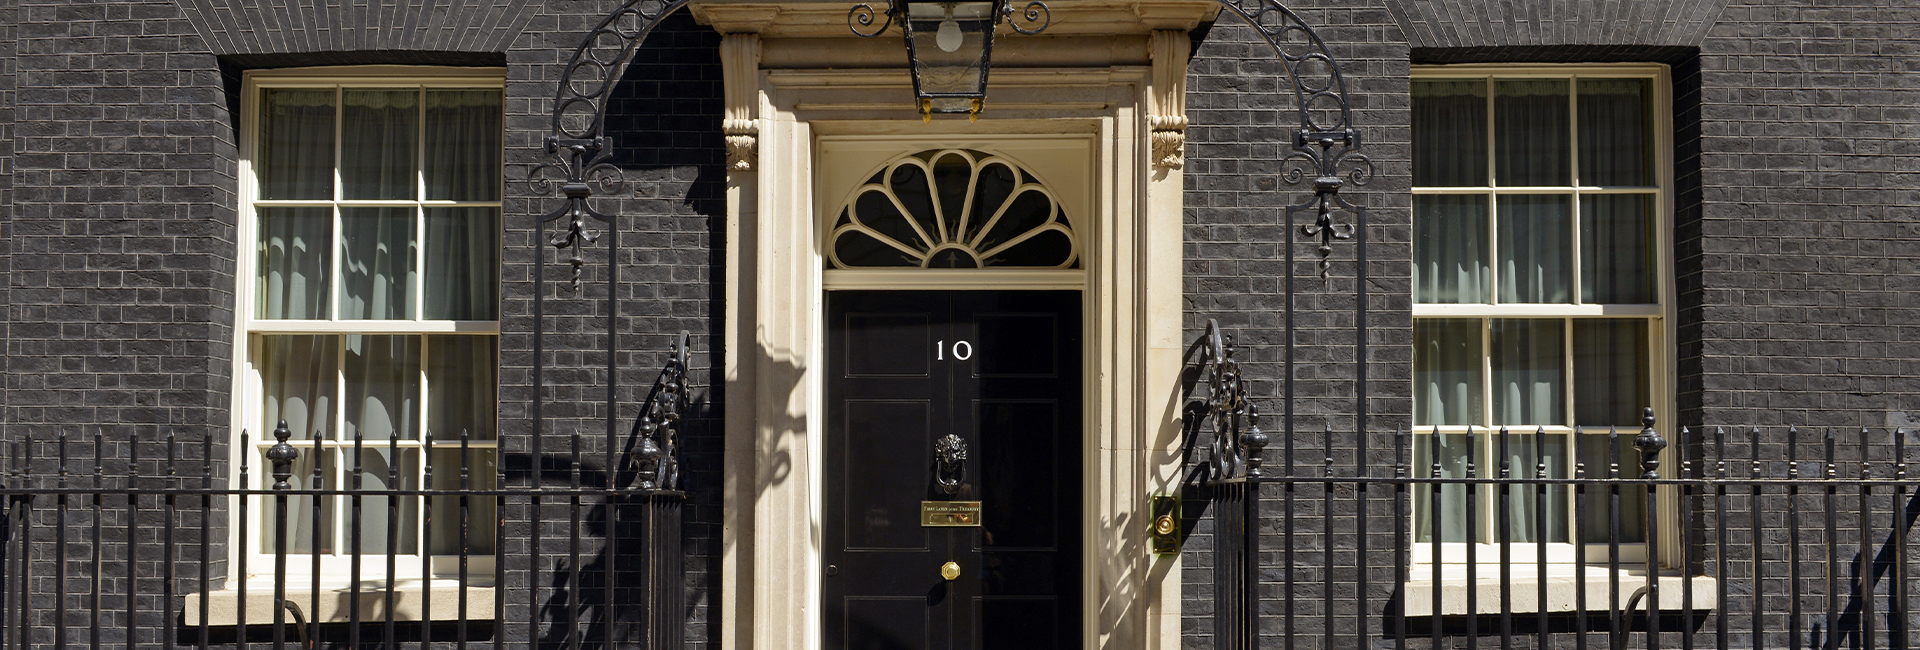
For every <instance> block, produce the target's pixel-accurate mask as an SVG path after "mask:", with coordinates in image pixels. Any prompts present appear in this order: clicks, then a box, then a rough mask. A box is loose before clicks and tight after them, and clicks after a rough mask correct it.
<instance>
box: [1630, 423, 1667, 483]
mask: <svg viewBox="0 0 1920 650" xmlns="http://www.w3.org/2000/svg"><path fill="white" fill-rule="evenodd" d="M1653 422H1654V420H1653V407H1651V406H1649V407H1647V408H1646V410H1645V411H1642V412H1641V415H1640V435H1638V436H1634V438H1633V447H1634V448H1635V449H1638V450H1640V477H1641V478H1644V479H1648V480H1654V479H1658V478H1660V471H1659V470H1660V451H1661V450H1663V449H1666V448H1667V439H1666V438H1662V437H1660V432H1659V431H1655V430H1653Z"/></svg>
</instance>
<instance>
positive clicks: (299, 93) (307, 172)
mask: <svg viewBox="0 0 1920 650" xmlns="http://www.w3.org/2000/svg"><path fill="white" fill-rule="evenodd" d="M256 163H257V166H258V173H259V175H260V197H261V198H264V199H267V200H312V199H331V198H333V89H331V88H323V89H306V88H269V89H266V90H263V91H261V92H260V157H259V159H258V160H257V161H256Z"/></svg>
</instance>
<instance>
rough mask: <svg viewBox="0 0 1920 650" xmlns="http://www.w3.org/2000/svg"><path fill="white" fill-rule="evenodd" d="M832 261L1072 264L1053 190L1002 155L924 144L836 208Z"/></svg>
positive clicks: (1073, 249)
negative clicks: (930, 147)
mask: <svg viewBox="0 0 1920 650" xmlns="http://www.w3.org/2000/svg"><path fill="white" fill-rule="evenodd" d="M828 241H829V242H830V244H829V246H828V247H827V262H828V264H829V265H830V267H831V268H835V269H853V268H900V267H918V268H947V269H977V268H988V267H1001V268H1052V269H1071V268H1078V267H1079V263H1080V246H1079V241H1078V239H1077V238H1076V237H1074V233H1073V227H1072V225H1071V224H1069V223H1068V221H1067V218H1066V214H1065V213H1064V212H1063V211H1062V210H1061V208H1060V203H1059V201H1058V200H1056V198H1055V197H1054V195H1053V193H1052V192H1051V191H1049V190H1048V189H1047V188H1046V187H1044V186H1042V185H1040V183H1039V182H1038V181H1037V180H1036V179H1035V178H1034V177H1033V174H1031V173H1028V172H1027V171H1026V170H1024V169H1021V168H1020V166H1019V165H1017V164H1015V163H1014V162H1013V161H1011V160H1008V159H1006V158H1001V157H998V156H994V155H992V154H988V153H984V152H980V151H974V150H971V149H941V150H932V151H923V152H920V153H917V154H913V155H910V156H905V157H902V158H900V159H898V160H895V161H893V162H892V163H889V164H888V165H887V166H886V167H885V168H884V169H881V170H880V171H879V172H876V173H875V174H874V175H873V176H872V177H870V178H868V179H867V182H866V184H865V185H862V186H860V188H859V190H857V191H855V192H854V196H853V199H852V200H850V201H848V202H847V204H846V205H845V206H844V207H842V208H841V210H840V214H839V216H838V218H836V219H835V222H834V227H833V230H832V232H831V233H830V235H829V240H828Z"/></svg>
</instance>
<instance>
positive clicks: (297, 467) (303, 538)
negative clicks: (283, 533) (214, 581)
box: [254, 438, 339, 573]
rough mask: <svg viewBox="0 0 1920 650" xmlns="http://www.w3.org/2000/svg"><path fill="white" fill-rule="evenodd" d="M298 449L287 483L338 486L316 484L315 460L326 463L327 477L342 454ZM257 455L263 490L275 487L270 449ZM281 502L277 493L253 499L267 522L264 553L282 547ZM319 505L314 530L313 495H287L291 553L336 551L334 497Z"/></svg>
mask: <svg viewBox="0 0 1920 650" xmlns="http://www.w3.org/2000/svg"><path fill="white" fill-rule="evenodd" d="M268 440H272V438H268ZM298 449H299V451H300V455H299V456H298V457H296V458H294V460H293V467H292V469H293V476H291V477H288V478H287V484H288V485H290V486H292V489H295V490H313V489H331V488H333V487H335V486H332V485H314V482H313V464H314V462H315V460H316V459H318V460H319V461H320V462H322V463H324V464H325V466H324V467H322V468H321V472H323V476H324V475H325V473H330V472H331V471H332V466H333V464H335V463H337V462H339V456H337V455H335V454H334V453H333V452H331V451H320V452H318V453H316V452H315V451H314V449H313V448H312V447H299V448H298ZM257 454H258V455H257V456H256V457H255V458H254V460H256V461H258V462H259V464H258V465H255V467H258V468H259V476H260V483H259V487H260V489H262V490H268V489H272V488H273V462H272V461H269V460H267V452H266V450H265V449H259V450H258V451H257ZM279 504H280V499H279V497H275V496H262V497H258V498H257V500H256V501H254V505H255V507H256V508H258V510H257V511H256V512H259V513H260V515H259V516H260V521H261V523H262V524H264V525H263V526H261V527H260V530H261V532H260V537H259V539H260V552H261V553H267V554H272V553H276V552H278V550H279V549H278V548H276V545H277V544H278V540H279V537H280V536H279V533H280V531H279V529H278V528H277V527H276V526H275V522H276V521H278V520H279V514H280V505H279ZM320 508H321V510H320V517H319V519H318V520H317V521H318V522H319V529H318V530H315V528H314V526H315V521H316V520H315V518H314V516H313V497H312V496H307V495H299V494H289V495H287V505H286V513H287V552H288V553H303V554H304V553H313V552H315V548H318V549H319V552H320V553H332V552H333V520H334V517H335V516H336V515H335V514H334V502H333V497H321V498H320ZM316 533H318V535H319V541H320V544H319V545H318V546H317V547H316V546H315V545H314V536H315V534H316ZM271 571H272V570H271V569H268V570H266V571H263V573H271Z"/></svg>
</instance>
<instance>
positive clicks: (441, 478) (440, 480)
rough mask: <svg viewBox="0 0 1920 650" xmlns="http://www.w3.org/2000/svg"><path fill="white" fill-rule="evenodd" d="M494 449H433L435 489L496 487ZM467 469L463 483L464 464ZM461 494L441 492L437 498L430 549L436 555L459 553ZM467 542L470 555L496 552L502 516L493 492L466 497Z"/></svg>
mask: <svg viewBox="0 0 1920 650" xmlns="http://www.w3.org/2000/svg"><path fill="white" fill-rule="evenodd" d="M493 455H494V451H493V450H492V449H478V448H469V449H468V450H467V452H466V454H465V456H464V462H463V456H462V454H461V452H460V448H459V447H453V448H446V447H441V448H437V449H434V450H433V457H432V462H433V489H436V490H460V489H468V490H491V489H494V484H495V481H494V476H495V475H496V473H497V471H498V470H497V469H496V468H495V465H494V460H493ZM462 467H465V468H466V470H467V472H466V474H467V478H466V483H465V484H464V485H462V483H461V478H460V475H461V468H462ZM461 506H462V504H461V498H460V497H450V496H440V497H434V499H433V538H432V539H431V540H430V541H429V542H428V543H429V544H431V546H430V547H429V550H431V551H432V552H433V554H434V555H459V554H460V545H461V542H462V537H461V534H462V533H461V529H462V527H463V526H462V521H461V516H460V510H461ZM465 507H466V519H465V524H464V528H465V530H466V533H465V535H466V537H465V538H464V539H465V543H466V547H467V554H469V555H492V554H493V548H494V544H493V537H494V527H495V526H496V523H495V522H497V521H498V520H499V516H498V515H496V514H495V513H496V512H497V509H496V508H495V507H494V498H493V497H490V496H472V497H466V503H465Z"/></svg>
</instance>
